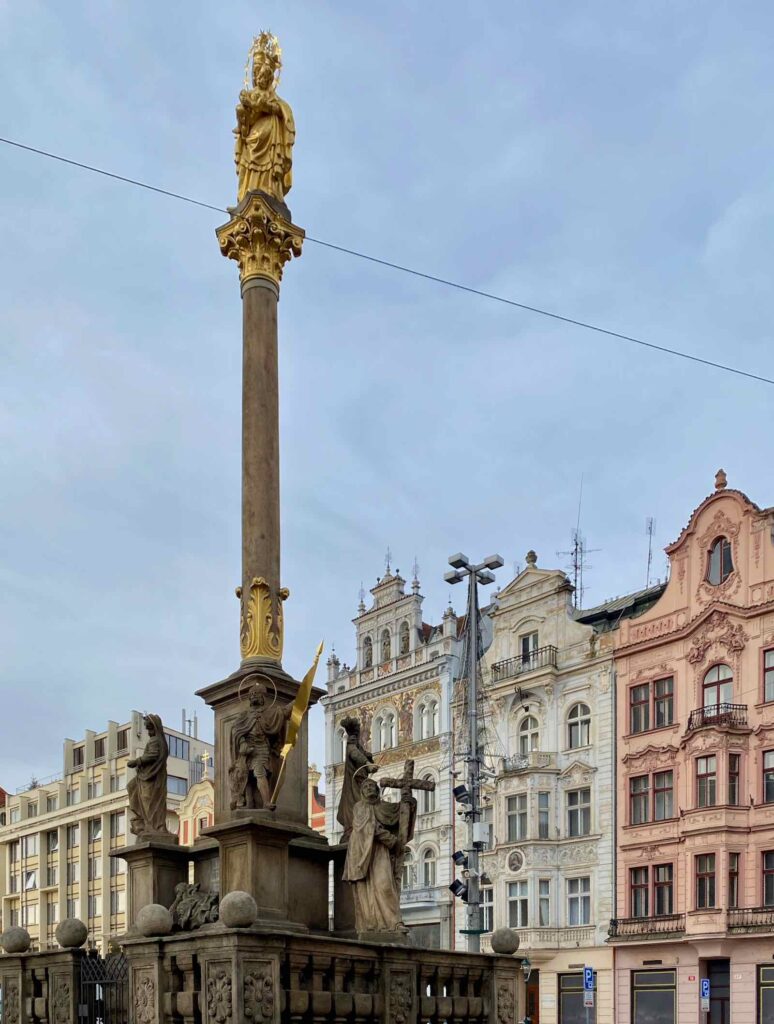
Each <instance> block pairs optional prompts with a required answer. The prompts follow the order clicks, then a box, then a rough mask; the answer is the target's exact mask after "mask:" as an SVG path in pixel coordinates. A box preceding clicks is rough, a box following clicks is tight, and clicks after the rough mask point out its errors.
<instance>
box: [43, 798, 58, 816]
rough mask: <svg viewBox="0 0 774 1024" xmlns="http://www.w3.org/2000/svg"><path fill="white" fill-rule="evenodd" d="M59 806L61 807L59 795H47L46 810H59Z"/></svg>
mask: <svg viewBox="0 0 774 1024" xmlns="http://www.w3.org/2000/svg"><path fill="white" fill-rule="evenodd" d="M58 807H59V797H58V796H47V797H46V810H47V811H49V812H50V811H55V810H57V808H58Z"/></svg>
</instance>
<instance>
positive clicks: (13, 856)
mask: <svg viewBox="0 0 774 1024" xmlns="http://www.w3.org/2000/svg"><path fill="white" fill-rule="evenodd" d="M20 856H21V843H20V842H19V840H18V839H17V840H16V842H15V843H10V844H9V846H8V859H9V860H10V862H11V864H16V863H17V862H18V860H19V857H20Z"/></svg>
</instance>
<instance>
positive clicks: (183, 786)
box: [167, 775, 188, 796]
mask: <svg viewBox="0 0 774 1024" xmlns="http://www.w3.org/2000/svg"><path fill="white" fill-rule="evenodd" d="M187 792H188V780H187V779H183V778H181V777H180V776H179V775H167V793H176V794H177V795H178V796H185V795H186V793H187Z"/></svg>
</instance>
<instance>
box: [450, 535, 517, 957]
mask: <svg viewBox="0 0 774 1024" xmlns="http://www.w3.org/2000/svg"><path fill="white" fill-rule="evenodd" d="M503 564H504V563H503V559H502V558H501V556H500V555H490V556H489V558H485V559H484V561H483V562H481V563H480V564H479V565H471V564H470V560H469V559H468V557H467V555H463V554H461V553H458V554H456V555H452V556H451V558H450V559H449V565H451V566H452V571H451V572H447V573H446V574H445V575H444V580H446V582H447V583H461V582H462V581H463V580H464V579H465V577H467V580H468V628H467V634H468V649H467V656H468V657H467V661H468V663H467V666H466V668H467V677H468V690H467V693H468V723H469V726H470V749H469V751H468V756H467V757H466V759H465V760H466V763H467V779H466V783H467V790H468V799H469V801H470V804H469V807H468V809H467V810H466V811H465V816H466V817H467V819H468V846H469V849H468V850H467V854H468V870H469V872H470V874H469V877H468V880H467V883H468V887H467V888H468V892H467V897H468V899H467V907H468V909H467V928H465V929H464V931H465V933H466V934H467V937H468V952H470V953H480V952H481V932H482V922H481V898H480V892H479V881H480V875H481V871H480V860H479V854H480V852H481V848H482V847H483V845H484V842H483V839H482V836H481V829H480V828H477V826H478V825H479V824H480V821H481V799H480V786H481V753H480V751H479V746H478V584H479V583H480V584H482V586H487V585H488V584H490V583H494V578H495V577H494V573H493V572H492V571H491V570H492V569H499V568H500V567H501V566H502V565H503Z"/></svg>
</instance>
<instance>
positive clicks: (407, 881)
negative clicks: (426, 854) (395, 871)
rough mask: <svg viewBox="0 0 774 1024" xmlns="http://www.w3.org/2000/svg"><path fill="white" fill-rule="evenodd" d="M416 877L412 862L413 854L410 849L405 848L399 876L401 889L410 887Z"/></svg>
mask: <svg viewBox="0 0 774 1024" xmlns="http://www.w3.org/2000/svg"><path fill="white" fill-rule="evenodd" d="M415 878H416V866H415V864H414V854H413V853H412V852H411V850H406V852H405V854H404V855H403V871H402V872H401V876H400V884H401V889H411V888H412V887H413V885H414V880H415Z"/></svg>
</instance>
